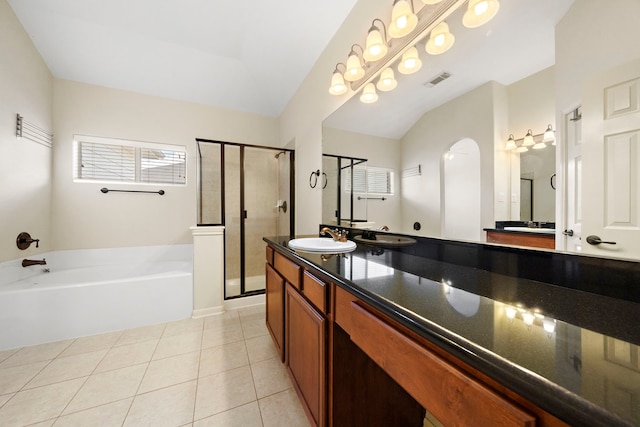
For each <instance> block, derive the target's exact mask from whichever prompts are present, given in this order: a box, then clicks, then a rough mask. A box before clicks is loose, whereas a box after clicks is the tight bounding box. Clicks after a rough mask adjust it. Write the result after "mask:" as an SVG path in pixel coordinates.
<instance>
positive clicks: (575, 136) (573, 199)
mask: <svg viewBox="0 0 640 427" xmlns="http://www.w3.org/2000/svg"><path fill="white" fill-rule="evenodd" d="M563 129H564V137H563V140H564V142H565V147H566V156H567V169H566V192H565V194H566V197H567V204H566V207H565V213H566V219H565V223H564V225H565V228H564V230H562V235H561V236H562V237H561V238H562V239H564V240H563V241H562V245H560V246H558V249H564V250H567V251H570V252H580V250H581V247H580V243H581V240H580V236H581V231H582V109H581V108H580V107H577V108H575V109H574V110H572V111H571V112H568V113H566V114H564V116H563ZM557 238H558V236H556V239H557Z"/></svg>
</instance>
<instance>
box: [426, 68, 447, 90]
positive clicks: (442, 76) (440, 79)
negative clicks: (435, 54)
mask: <svg viewBox="0 0 640 427" xmlns="http://www.w3.org/2000/svg"><path fill="white" fill-rule="evenodd" d="M449 77H451V74H449V73H447V72H446V71H444V72H443V73H442V74H440V75H438V76H436V77H435V78H433V79H431V81H428V82H426V83H425V84H424V85H425V86H426V87H434V86H435V85H437V84H438V83H442V82H443V81H445V80H447V79H448V78H449Z"/></svg>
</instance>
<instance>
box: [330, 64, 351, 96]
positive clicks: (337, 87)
mask: <svg viewBox="0 0 640 427" xmlns="http://www.w3.org/2000/svg"><path fill="white" fill-rule="evenodd" d="M340 65H342V66H343V67H344V68H345V70H346V66H345V65H344V64H343V63H342V62H338V63H337V64H336V69H335V70H334V71H333V76H332V77H331V86H330V87H329V93H330V94H331V95H343V94H345V93H347V85H346V83H345V82H344V77H343V74H344V73H343V72H342V71H340V69H339V68H338V66H340Z"/></svg>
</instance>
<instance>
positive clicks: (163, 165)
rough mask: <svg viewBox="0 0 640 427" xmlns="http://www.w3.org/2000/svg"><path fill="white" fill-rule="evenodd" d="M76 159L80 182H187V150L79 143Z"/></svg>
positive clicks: (77, 176) (88, 142)
mask: <svg viewBox="0 0 640 427" xmlns="http://www.w3.org/2000/svg"><path fill="white" fill-rule="evenodd" d="M76 157H77V164H76V179H80V180H96V181H120V182H144V183H157V184H185V183H186V153H185V152H184V151H178V150H171V149H164V148H146V147H139V146H134V145H126V144H110V143H109V144H107V143H98V142H90V141H78V142H77V153H76Z"/></svg>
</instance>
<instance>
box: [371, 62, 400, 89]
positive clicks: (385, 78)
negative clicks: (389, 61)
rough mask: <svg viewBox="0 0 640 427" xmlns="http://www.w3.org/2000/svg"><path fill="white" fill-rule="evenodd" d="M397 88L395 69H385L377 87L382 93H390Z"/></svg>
mask: <svg viewBox="0 0 640 427" xmlns="http://www.w3.org/2000/svg"><path fill="white" fill-rule="evenodd" d="M396 86H398V81H397V80H396V78H395V75H394V73H393V68H391V67H389V68H385V69H384V70H383V71H382V74H380V80H378V83H377V84H376V87H377V88H378V90H380V91H382V92H388V91H390V90H393V89H395V88H396Z"/></svg>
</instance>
